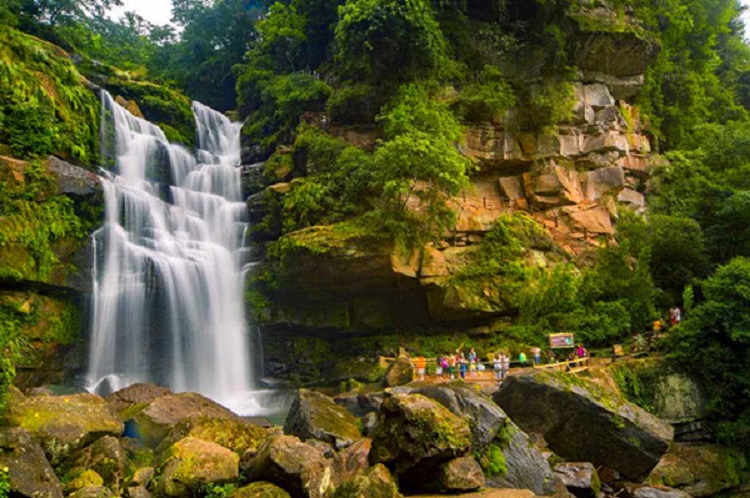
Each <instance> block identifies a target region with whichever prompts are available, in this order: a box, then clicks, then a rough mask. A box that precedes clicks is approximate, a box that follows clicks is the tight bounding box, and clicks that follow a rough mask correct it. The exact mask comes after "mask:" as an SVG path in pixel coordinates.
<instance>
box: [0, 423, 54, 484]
mask: <svg viewBox="0 0 750 498" xmlns="http://www.w3.org/2000/svg"><path fill="white" fill-rule="evenodd" d="M0 467H3V468H5V467H7V469H8V476H9V477H10V492H11V496H22V497H28V498H36V497H42V496H43V497H45V498H62V496H63V492H62V487H61V486H60V481H58V479H57V477H56V476H55V472H54V471H53V470H52V466H51V465H50V464H49V462H48V461H47V459H46V458H45V456H44V451H43V450H42V448H41V446H39V443H37V442H36V441H35V440H34V439H33V438H32V437H31V434H29V433H28V432H27V431H26V430H24V429H21V428H20V427H10V428H8V427H4V428H1V429H0Z"/></svg>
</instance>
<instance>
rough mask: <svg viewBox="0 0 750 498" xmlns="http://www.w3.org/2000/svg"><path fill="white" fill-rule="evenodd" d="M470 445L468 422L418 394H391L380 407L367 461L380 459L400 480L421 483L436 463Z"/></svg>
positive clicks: (452, 456)
mask: <svg viewBox="0 0 750 498" xmlns="http://www.w3.org/2000/svg"><path fill="white" fill-rule="evenodd" d="M470 448H471V431H470V430H469V425H468V422H467V421H466V420H465V419H463V418H459V417H457V416H456V415H454V414H452V413H451V412H450V411H449V410H448V409H447V408H444V407H443V406H442V405H440V404H439V403H437V402H435V401H432V400H431V399H429V398H426V397H425V396H422V395H420V394H393V395H391V396H389V397H387V398H386V399H385V401H384V402H383V405H382V406H381V408H380V414H379V418H378V423H377V425H376V426H375V429H374V430H373V434H372V450H371V452H370V463H372V464H378V463H383V464H385V465H386V466H387V467H389V468H390V469H392V470H393V472H394V473H395V474H396V475H397V476H398V477H399V479H400V482H402V484H407V485H408V483H409V482H414V483H420V482H424V481H426V477H427V476H429V475H430V472H433V471H434V470H435V468H436V467H437V466H439V465H440V464H442V463H445V462H447V461H449V460H451V459H453V458H456V457H460V456H463V455H465V454H466V453H467V452H468V451H469V449H470Z"/></svg>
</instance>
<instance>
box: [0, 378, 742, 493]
mask: <svg viewBox="0 0 750 498" xmlns="http://www.w3.org/2000/svg"><path fill="white" fill-rule="evenodd" d="M492 391H494V392H491V393H486V392H481V390H480V389H479V388H477V386H472V385H469V384H463V383H450V384H443V385H439V386H436V385H426V384H419V383H410V384H407V385H404V386H397V387H390V388H386V389H380V390H370V391H369V392H359V393H345V394H342V395H339V396H337V397H336V398H331V397H328V396H326V395H324V394H321V393H318V392H315V391H308V390H301V391H299V392H298V393H297V394H296V396H295V399H294V402H293V404H292V407H291V409H290V411H289V414H288V416H287V419H286V422H285V424H284V427H283V428H281V427H274V426H272V425H270V424H264V423H263V421H262V420H259V419H257V418H243V417H240V416H238V415H236V414H234V413H232V412H231V411H230V410H228V409H226V408H224V407H223V406H221V405H218V404H216V403H214V402H213V401H211V400H209V399H207V398H205V397H203V396H201V395H198V394H194V393H179V394H176V393H172V392H170V391H168V390H166V389H164V388H161V387H158V386H153V385H148V384H137V385H133V386H130V387H128V388H126V389H124V390H121V391H118V392H116V393H114V394H112V395H110V396H108V397H107V398H101V397H99V396H96V395H93V394H76V395H69V396H53V395H51V394H50V393H49V392H46V391H45V390H43V389H37V390H35V391H34V392H33V393H29V394H28V395H24V394H22V393H21V392H20V391H17V390H16V391H14V392H13V394H12V396H11V400H10V407H9V411H8V414H7V418H6V421H5V425H4V426H3V427H2V428H1V429H0V469H4V468H6V467H7V469H8V470H7V472H6V473H5V478H6V480H8V481H9V483H10V487H11V496H24V497H29V498H37V497H53V498H55V497H63V496H71V497H77V498H81V497H110V496H125V497H130V498H145V497H149V496H154V497H175V498H179V497H185V498H187V497H194V496H212V497H213V496H230V497H233V498H241V497H287V496H291V497H312V498H318V497H329V498H347V497H352V498H354V497H398V496H402V495H414V494H466V496H478V497H479V496H486V497H490V496H501V497H503V498H508V497H516V496H519V497H521V496H523V497H531V496H559V497H566V498H567V497H571V495H572V496H575V497H576V498H595V497H602V496H605V495H618V496H620V495H622V493H626V495H625V496H629V497H632V498H682V497H687V496H688V494H687V493H688V492H690V493H693V496H708V495H709V494H715V493H716V492H719V491H722V490H727V489H731V488H736V487H737V486H739V484H740V477H741V476H738V475H734V474H732V473H731V472H730V471H729V470H727V469H726V468H723V467H725V466H723V465H722V460H721V458H725V459H726V458H727V457H726V455H724V456H722V454H721V453H720V452H718V453H717V451H716V450H715V448H714V447H712V446H710V445H702V446H700V447H698V446H695V445H692V446H690V447H685V445H683V444H674V443H673V429H672V426H671V425H670V424H669V423H667V422H665V421H663V420H661V419H658V418H657V417H655V416H653V415H651V414H649V413H647V412H645V411H644V410H642V409H640V408H638V407H637V406H635V405H633V404H630V403H628V402H627V401H625V400H624V399H623V398H621V397H619V396H618V395H617V394H616V393H614V392H609V391H607V390H606V389H604V388H602V387H601V386H600V385H599V384H597V383H594V382H592V381H590V380H586V379H583V378H578V377H574V376H571V375H568V374H549V373H543V372H534V373H523V374H519V375H514V376H511V377H510V378H509V379H508V380H507V381H506V382H505V383H504V384H503V385H502V386H501V387H500V388H499V389H497V388H494V389H492ZM670 448H671V449H670ZM696 455H697V456H696ZM688 461H689V462H690V465H689V466H687V467H686V462H688ZM709 468H710V469H711V472H712V473H711V475H709V473H707V472H704V470H705V469H709ZM701 469H703V470H701ZM669 485H672V486H676V487H677V488H681V489H675V488H670V487H669ZM501 489H502V490H503V491H500V490H501ZM493 490H494V491H493Z"/></svg>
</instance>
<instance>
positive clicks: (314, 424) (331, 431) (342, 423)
mask: <svg viewBox="0 0 750 498" xmlns="http://www.w3.org/2000/svg"><path fill="white" fill-rule="evenodd" d="M284 432H285V433H286V434H291V435H293V436H297V437H299V438H300V439H301V440H303V441H306V440H308V439H317V440H319V441H323V442H325V443H328V444H330V445H331V446H333V447H334V448H336V449H341V448H346V447H347V446H350V445H351V444H352V443H354V442H355V441H357V440H358V439H360V438H361V437H362V434H360V432H359V427H358V426H357V419H356V418H354V415H352V414H351V413H349V411H347V410H346V409H345V408H343V407H341V406H339V405H337V404H336V403H335V402H334V401H333V400H332V399H331V398H329V397H328V396H326V395H325V394H321V393H319V392H315V391H308V390H306V389H301V390H300V391H299V392H298V393H297V396H296V397H295V398H294V401H293V402H292V406H291V408H290V409H289V414H288V415H287V417H286V422H285V423H284Z"/></svg>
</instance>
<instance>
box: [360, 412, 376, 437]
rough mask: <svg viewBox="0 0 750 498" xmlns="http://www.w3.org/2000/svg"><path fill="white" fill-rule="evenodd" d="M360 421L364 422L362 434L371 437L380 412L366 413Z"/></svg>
mask: <svg viewBox="0 0 750 498" xmlns="http://www.w3.org/2000/svg"><path fill="white" fill-rule="evenodd" d="M360 423H361V424H362V435H363V436H366V437H370V436H371V435H372V433H373V431H374V430H375V426H376V425H377V423H378V414H377V413H375V412H369V413H366V414H365V415H364V416H363V417H362V418H361V419H360Z"/></svg>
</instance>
